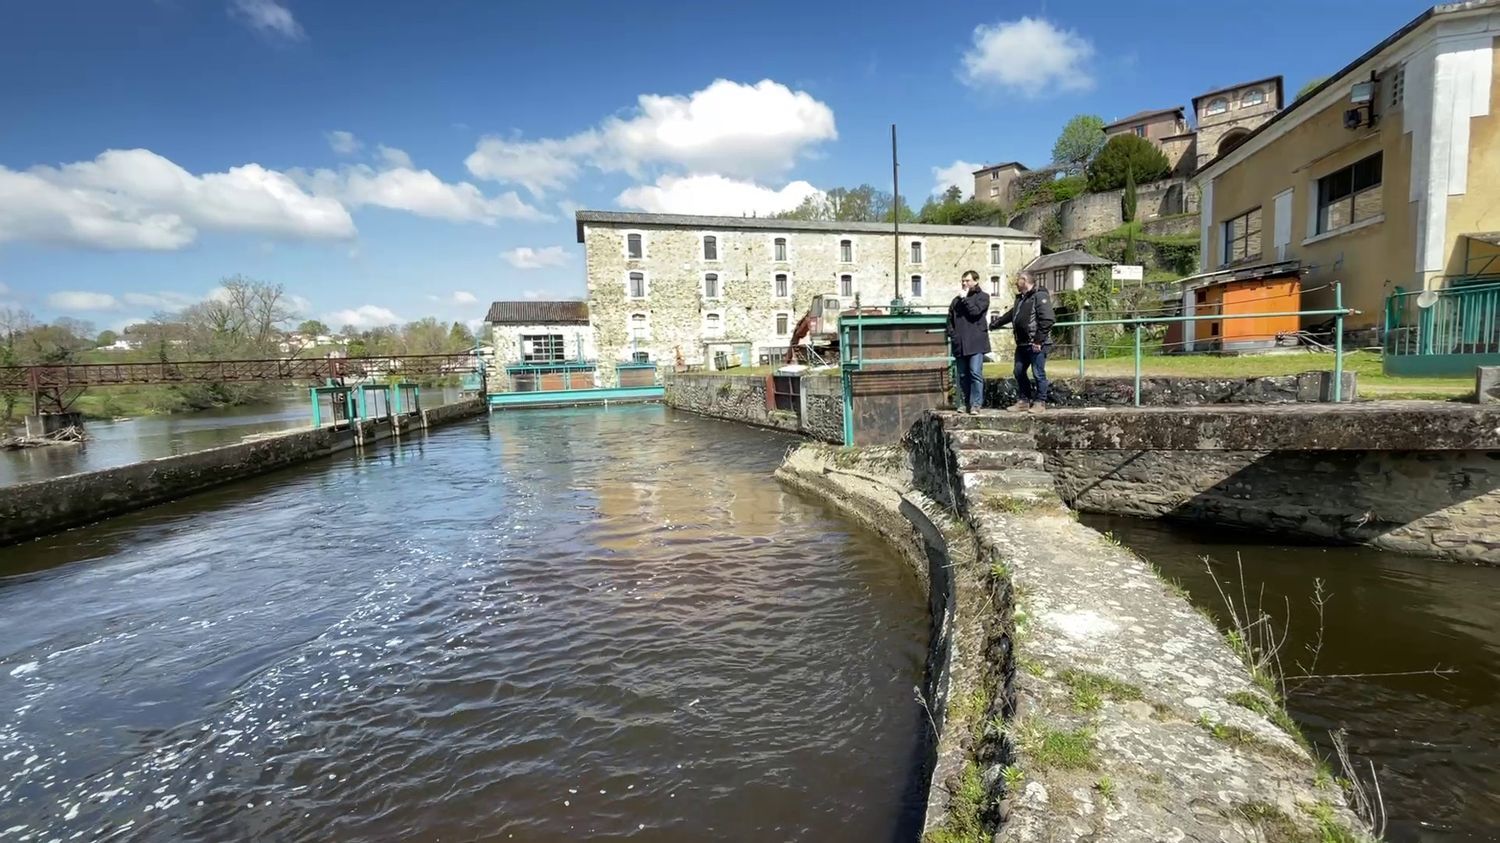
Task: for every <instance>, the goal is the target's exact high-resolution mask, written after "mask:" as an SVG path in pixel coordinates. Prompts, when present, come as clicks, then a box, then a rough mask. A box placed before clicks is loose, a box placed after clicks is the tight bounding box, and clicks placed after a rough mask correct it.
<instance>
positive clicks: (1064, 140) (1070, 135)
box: [1052, 114, 1105, 173]
mask: <svg viewBox="0 0 1500 843" xmlns="http://www.w3.org/2000/svg"><path fill="white" fill-rule="evenodd" d="M1104 142H1105V137H1104V118H1102V117H1099V116H1098V115H1094V114H1079V115H1076V116H1075V117H1073V119H1071V120H1069V121H1068V123H1067V125H1065V126H1063V129H1062V134H1060V135H1058V136H1057V142H1056V143H1054V144H1053V145H1052V163H1053V165H1054V166H1057V167H1061V168H1062V169H1063V170H1065V171H1067V172H1068V173H1081V172H1083V169H1084V167H1086V166H1088V163H1089V162H1090V161H1092V160H1093V159H1094V156H1095V155H1098V154H1099V150H1101V149H1103V148H1104Z"/></svg>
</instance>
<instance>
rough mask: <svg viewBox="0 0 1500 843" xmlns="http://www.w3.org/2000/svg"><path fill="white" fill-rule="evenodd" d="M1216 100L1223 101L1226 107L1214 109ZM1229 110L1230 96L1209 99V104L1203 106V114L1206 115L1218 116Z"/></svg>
mask: <svg viewBox="0 0 1500 843" xmlns="http://www.w3.org/2000/svg"><path fill="white" fill-rule="evenodd" d="M1216 102H1220V103H1223V104H1224V107H1223V108H1221V109H1219V110H1218V111H1214V103H1216ZM1228 111H1229V98H1228V97H1214V98H1213V99H1211V100H1209V101H1208V104H1207V105H1205V106H1203V116H1204V117H1218V116H1219V115H1220V114H1225V113H1227V112H1228Z"/></svg>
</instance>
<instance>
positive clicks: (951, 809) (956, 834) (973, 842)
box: [922, 759, 989, 843]
mask: <svg viewBox="0 0 1500 843" xmlns="http://www.w3.org/2000/svg"><path fill="white" fill-rule="evenodd" d="M984 802H985V791H984V779H983V777H981V776H980V773H979V765H978V764H976V763H975V762H974V761H973V760H972V759H970V760H969V761H968V762H967V763H965V764H964V769H963V772H962V773H960V774H959V778H958V788H957V789H956V790H954V791H953V793H952V794H951V798H950V799H949V800H948V813H947V815H946V816H945V817H944V818H943V824H942V825H941V826H939V827H938V828H934V829H932V830H930V831H928V832H927V833H926V834H924V835H922V841H923V843H983V842H984V841H987V840H988V839H989V835H988V834H986V833H985V829H984Z"/></svg>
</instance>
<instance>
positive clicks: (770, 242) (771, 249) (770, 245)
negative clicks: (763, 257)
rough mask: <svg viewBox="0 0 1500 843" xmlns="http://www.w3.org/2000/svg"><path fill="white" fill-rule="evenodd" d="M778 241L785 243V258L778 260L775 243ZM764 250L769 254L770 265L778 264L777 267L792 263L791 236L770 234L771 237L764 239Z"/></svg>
mask: <svg viewBox="0 0 1500 843" xmlns="http://www.w3.org/2000/svg"><path fill="white" fill-rule="evenodd" d="M778 239H780V240H785V241H786V257H785V258H780V259H778V258H777V257H776V241H777V240H778ZM766 250H767V253H768V254H770V256H771V263H773V264H778V265H779V264H789V263H791V262H792V235H790V234H772V235H771V236H769V237H767V238H766Z"/></svg>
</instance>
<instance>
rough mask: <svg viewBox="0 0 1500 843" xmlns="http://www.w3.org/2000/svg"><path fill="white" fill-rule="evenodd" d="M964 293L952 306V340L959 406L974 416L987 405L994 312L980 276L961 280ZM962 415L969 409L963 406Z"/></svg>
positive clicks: (968, 275) (966, 275)
mask: <svg viewBox="0 0 1500 843" xmlns="http://www.w3.org/2000/svg"><path fill="white" fill-rule="evenodd" d="M959 284H960V285H961V286H962V287H963V294H962V295H958V296H955V297H954V298H953V303H952V304H950V305H948V340H949V342H951V343H952V344H953V357H954V359H955V360H956V361H957V363H958V394H959V403H960V404H963V405H966V406H967V409H968V411H969V412H970V413H977V412H979V408H980V407H981V406H983V405H984V355H986V354H988V353H989V351H990V332H989V329H988V327H987V326H986V324H985V322H986V318H987V317H988V316H989V312H990V295H989V293H986V292H985V291H984V288H982V287H980V286H979V273H977V272H975V271H974V270H972V269H971V270H969V271H968V272H965V273H964V274H963V278H961V279H960V280H959ZM958 409H959V412H963V411H964V409H965V407H963V406H960V407H959V408H958Z"/></svg>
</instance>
